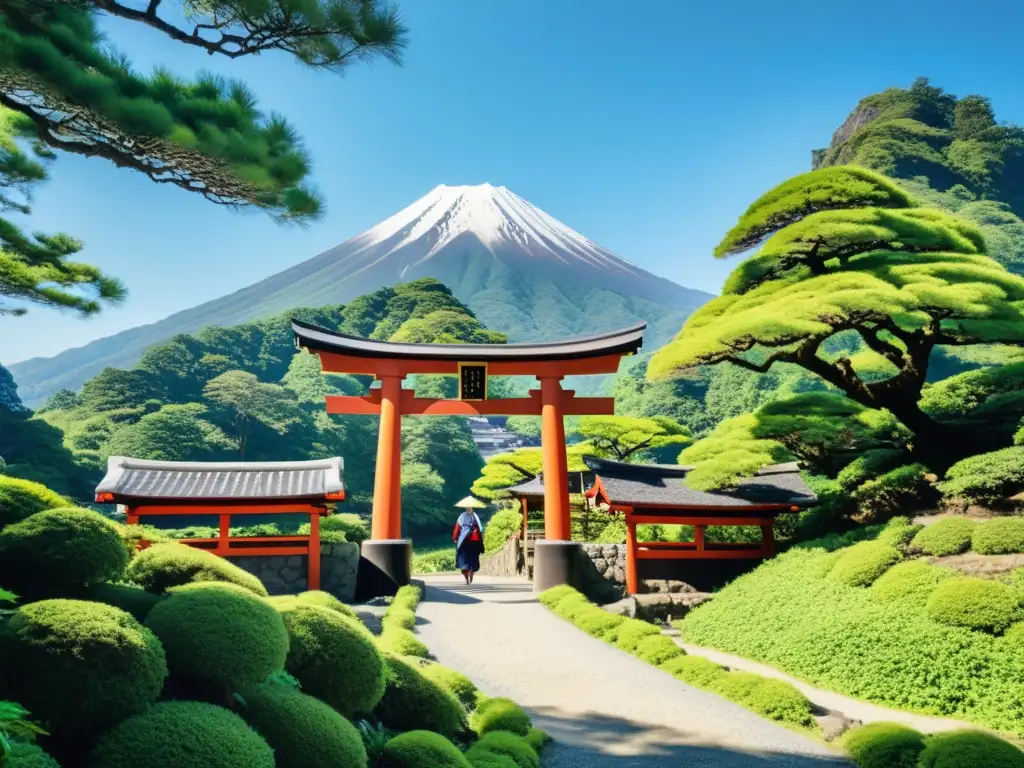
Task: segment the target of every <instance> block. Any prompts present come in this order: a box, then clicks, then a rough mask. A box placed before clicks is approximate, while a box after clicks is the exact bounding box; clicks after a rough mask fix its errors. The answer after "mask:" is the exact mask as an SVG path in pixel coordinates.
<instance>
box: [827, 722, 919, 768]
mask: <svg viewBox="0 0 1024 768" xmlns="http://www.w3.org/2000/svg"><path fill="white" fill-rule="evenodd" d="M842 745H843V748H844V749H845V750H846V751H847V752H848V753H849V755H850V758H851V759H852V760H853V762H854V763H856V764H857V766H858V768H916V766H917V759H918V757H919V756H920V754H921V750H923V749H924V736H922V735H921V734H920V733H918V732H917V731H915V730H914V729H913V728H908V727H906V726H905V725H899V724H898V723H869V724H868V725H865V726H864V727H863V728H855V729H854V730H852V731H849V732H847V733H846V734H845V735H844V736H843V740H842Z"/></svg>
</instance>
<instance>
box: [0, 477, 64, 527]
mask: <svg viewBox="0 0 1024 768" xmlns="http://www.w3.org/2000/svg"><path fill="white" fill-rule="evenodd" d="M70 506H71V502H70V501H68V500H67V499H65V498H64V497H63V496H61V495H60V494H59V493H56V492H55V491H51V490H50V489H49V488H47V487H46V486H45V485H43V484H42V483H34V482H32V481H31V480H22V479H21V478H20V477H10V476H9V475H0V529H2V528H4V527H5V526H8V525H10V524H11V523H17V522H19V521H21V520H24V519H25V518H26V517H28V516H29V515H34V514H36V513H37V512H45V511H46V510H48V509H60V508H61V507H70Z"/></svg>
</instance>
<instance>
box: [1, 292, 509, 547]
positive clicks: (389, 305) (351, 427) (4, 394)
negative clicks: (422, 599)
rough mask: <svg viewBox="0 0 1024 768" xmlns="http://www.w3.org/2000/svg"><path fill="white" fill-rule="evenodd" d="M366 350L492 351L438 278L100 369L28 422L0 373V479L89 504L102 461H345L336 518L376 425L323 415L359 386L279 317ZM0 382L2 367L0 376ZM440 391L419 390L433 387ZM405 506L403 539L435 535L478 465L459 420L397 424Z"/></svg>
mask: <svg viewBox="0 0 1024 768" xmlns="http://www.w3.org/2000/svg"><path fill="white" fill-rule="evenodd" d="M292 317H296V318H299V319H302V320H305V321H307V322H311V323H316V324H318V325H323V326H325V327H328V328H334V329H338V330H341V331H343V332H346V333H352V334H356V335H359V336H368V337H371V338H377V339H389V338H390V339H396V340H406V341H418V342H428V343H429V342H437V341H463V342H502V341H504V337H503V336H502V335H501V334H500V333H496V332H494V331H489V330H487V329H485V328H483V327H482V326H481V325H480V323H479V322H478V321H477V320H476V318H475V317H474V316H473V314H472V313H471V312H470V311H469V310H468V309H467V308H466V307H465V306H464V305H462V304H461V303H460V302H459V301H458V300H457V299H455V298H454V297H453V296H452V295H451V292H450V291H449V290H448V289H447V288H446V287H444V286H443V285H441V284H440V283H438V282H437V281H435V280H430V279H425V280H418V281H415V282H412V283H406V284H402V285H397V286H394V287H393V288H385V289H381V290H379V291H375V292H374V293H371V294H368V295H365V296H361V297H359V298H358V299H356V300H354V301H352V302H351V303H349V304H347V305H345V306H329V307H320V308H317V309H296V310H294V311H292V312H288V313H286V314H283V315H280V316H277V317H273V318H269V319H266V320H261V321H258V322H255V323H249V324H246V325H239V326H235V327H232V328H216V327H211V328H207V329H205V330H203V331H201V332H200V333H198V334H196V335H194V336H190V335H180V336H177V337H175V338H174V339H172V340H170V341H168V342H166V343H163V344H159V345H157V346H154V347H151V348H150V349H149V350H147V352H146V353H145V355H144V356H143V357H142V359H141V360H140V361H139V364H138V365H137V366H136V367H134V368H132V369H131V370H120V369H114V368H108V369H106V370H105V371H103V372H102V373H100V374H99V375H98V376H96V377H94V378H93V379H91V380H89V381H88V382H86V384H85V386H84V387H83V388H82V390H81V391H80V392H72V391H69V390H64V391H61V392H58V393H57V394H55V395H54V396H53V397H51V398H50V400H49V401H48V402H47V403H46V405H45V406H44V407H43V408H41V409H40V410H39V411H38V412H37V413H36V414H35V415H34V416H33V415H32V414H31V412H30V411H27V410H26V409H24V408H22V407H21V406H20V403H19V402H18V401H17V400H16V395H15V393H14V389H13V386H12V385H11V379H10V376H9V375H7V374H6V371H3V373H2V375H0V418H2V419H3V420H4V421H3V422H2V424H3V429H0V435H3V437H2V438H0V455H2V456H3V457H4V459H5V461H6V463H7V468H6V471H7V473H8V474H11V475H16V476H20V477H27V478H30V479H35V480H39V481H43V482H46V483H47V484H48V485H50V486H51V487H53V488H55V489H56V490H59V491H62V492H65V493H69V494H72V495H74V496H77V497H79V498H83V499H88V498H89V496H90V495H91V492H92V488H93V487H94V486H95V484H96V482H97V481H98V480H99V478H100V477H101V476H102V473H103V471H104V469H105V462H106V459H107V457H108V456H110V455H130V456H135V457H139V458H148V459H165V460H191V461H203V460H221V461H230V460H236V461H237V460H246V461H254V460H264V459H265V460H275V461H282V460H301V459H309V458H317V457H324V456H342V457H343V458H344V459H345V475H346V483H347V485H348V486H349V489H350V494H349V501H348V502H347V503H346V509H347V511H357V510H360V509H363V508H366V507H367V505H368V502H369V494H370V492H371V490H372V487H373V486H372V482H373V465H374V458H375V453H376V441H377V419H376V418H374V417H368V416H346V417H332V416H328V415H327V414H326V412H325V410H324V396H325V395H326V394H329V393H339V394H341V393H344V394H358V393H362V392H365V391H366V390H367V387H368V386H369V378H368V377H352V376H341V375H328V376H324V375H323V374H322V373H321V371H320V363H319V360H318V359H317V358H316V357H315V356H312V355H310V354H308V353H305V352H299V353H297V352H296V350H295V347H294V341H293V335H292V331H291V327H290V322H289V321H290V319H291V318H292ZM0 371H2V369H0ZM444 386H445V385H444V384H443V383H441V382H437V381H425V382H421V387H424V388H430V389H433V390H437V389H438V388H439V387H440V388H442V389H443V388H444ZM403 461H404V464H403V496H404V498H403V508H404V519H405V522H406V525H407V526H408V529H409V531H410V532H411V533H412V532H417V531H425V530H430V529H431V527H433V526H440V527H444V526H446V525H447V523H448V518H449V517H450V514H449V511H450V509H451V505H452V503H453V502H455V501H456V500H458V499H459V498H461V497H462V496H464V495H465V494H466V492H467V491H468V489H469V486H470V485H471V483H472V481H473V480H474V478H475V477H476V475H477V473H478V472H479V470H480V468H481V466H482V464H483V462H482V460H481V458H480V455H479V452H478V451H477V449H476V446H475V445H474V443H473V441H472V439H471V436H470V432H469V429H468V427H467V426H466V424H465V421H464V420H463V419H458V418H423V419H407V420H406V423H405V424H404V427H403Z"/></svg>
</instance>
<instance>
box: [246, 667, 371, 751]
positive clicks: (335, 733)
mask: <svg viewBox="0 0 1024 768" xmlns="http://www.w3.org/2000/svg"><path fill="white" fill-rule="evenodd" d="M242 698H243V699H244V702H245V704H244V707H243V709H242V712H241V715H242V717H243V718H245V721H246V722H247V723H249V725H251V726H252V727H253V728H255V729H256V731H257V732H258V733H259V734H260V735H261V736H262V737H263V738H264V739H266V741H267V743H268V744H269V745H270V747H271V748H272V749H273V750H274V759H275V761H276V766H277V768H338V766H345V768H365V766H366V764H367V757H366V748H365V747H364V746H363V740H362V738H361V737H360V736H359V731H357V730H356V728H355V726H354V725H352V723H350V722H349V721H348V720H346V719H345V718H344V717H342V716H341V715H339V714H338V713H337V712H336V711H335V710H333V709H331V707H329V706H328V705H327V704H324V703H323V702H322V701H320V700H319V699H316V698H313V697H312V696H307V695H306V694H304V693H300V692H299V691H297V690H296V689H295V688H293V687H291V686H288V685H282V684H280V683H273V682H268V683H263V684H262V685H260V686H259V687H257V688H255V689H253V690H250V691H246V692H245V693H244V694H243V696H242Z"/></svg>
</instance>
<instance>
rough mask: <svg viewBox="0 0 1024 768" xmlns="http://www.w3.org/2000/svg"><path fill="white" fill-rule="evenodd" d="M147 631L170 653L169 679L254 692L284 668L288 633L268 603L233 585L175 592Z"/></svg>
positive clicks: (149, 620)
mask: <svg viewBox="0 0 1024 768" xmlns="http://www.w3.org/2000/svg"><path fill="white" fill-rule="evenodd" d="M146 626H147V627H149V628H150V629H151V630H153V632H154V633H155V634H156V636H157V637H159V638H160V641H161V642H162V643H163V645H164V648H165V649H166V650H167V664H168V666H169V667H170V670H171V674H172V675H175V676H179V677H186V678H198V679H201V680H209V681H211V682H214V683H217V684H218V685H222V686H226V687H227V688H228V689H230V690H236V691H237V690H241V689H243V688H251V687H254V686H256V685H258V684H259V683H261V682H263V681H264V680H266V679H267V677H268V676H269V675H271V674H272V673H273V672H275V671H277V670H279V669H281V668H282V667H284V663H285V657H286V656H287V654H288V632H287V631H286V630H285V625H284V620H283V619H282V617H281V614H279V613H278V612H277V611H276V610H274V607H273V606H272V605H270V603H268V602H267V601H266V600H264V599H263V598H261V597H259V596H258V595H254V594H253V593H252V592H250V591H249V590H247V589H245V588H243V587H239V586H237V585H235V584H227V583H219V582H205V583H203V582H200V583H196V584H187V585H184V586H181V587H176V588H175V589H173V590H172V591H171V594H170V597H168V598H167V599H166V600H164V601H163V602H161V603H159V604H158V605H156V606H154V607H153V609H152V610H151V611H150V612H149V616H148V617H147V618H146Z"/></svg>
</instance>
